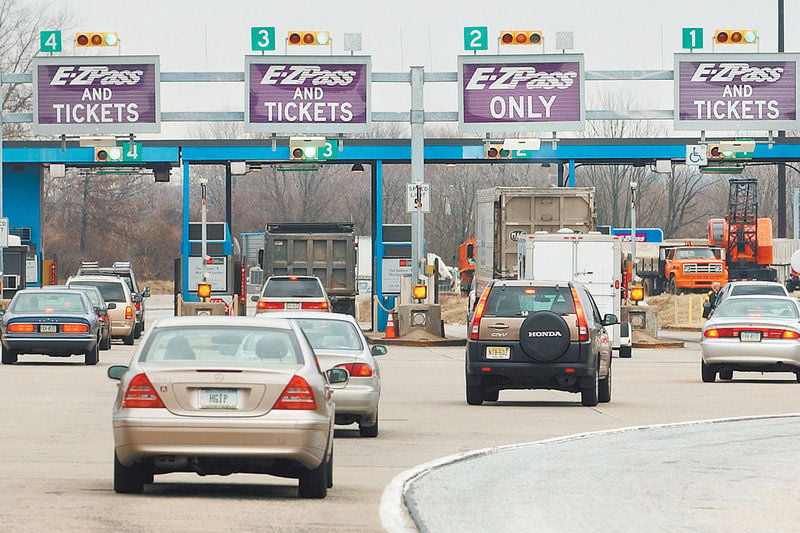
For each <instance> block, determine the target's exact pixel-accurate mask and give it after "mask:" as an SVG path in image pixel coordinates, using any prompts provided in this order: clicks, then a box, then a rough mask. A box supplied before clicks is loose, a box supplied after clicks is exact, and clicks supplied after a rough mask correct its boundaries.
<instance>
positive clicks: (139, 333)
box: [133, 322, 142, 339]
mask: <svg viewBox="0 0 800 533" xmlns="http://www.w3.org/2000/svg"><path fill="white" fill-rule="evenodd" d="M141 336H142V329H141V328H140V327H139V323H138V322H137V323H136V325H135V326H133V338H134V339H138V338H139V337H141Z"/></svg>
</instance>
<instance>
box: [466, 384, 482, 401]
mask: <svg viewBox="0 0 800 533" xmlns="http://www.w3.org/2000/svg"><path fill="white" fill-rule="evenodd" d="M482 403H483V387H475V386H472V385H467V405H481V404H482Z"/></svg>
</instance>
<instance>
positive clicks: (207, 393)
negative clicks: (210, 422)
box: [200, 389, 239, 409]
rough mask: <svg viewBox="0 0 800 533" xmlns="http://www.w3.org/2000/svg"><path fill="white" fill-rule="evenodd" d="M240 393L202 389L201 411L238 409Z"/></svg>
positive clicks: (230, 390) (234, 390) (227, 390)
mask: <svg viewBox="0 0 800 533" xmlns="http://www.w3.org/2000/svg"><path fill="white" fill-rule="evenodd" d="M238 406H239V391H238V390H236V389H200V409H236V408H237V407H238Z"/></svg>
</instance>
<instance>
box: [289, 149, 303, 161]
mask: <svg viewBox="0 0 800 533" xmlns="http://www.w3.org/2000/svg"><path fill="white" fill-rule="evenodd" d="M292 159H303V149H302V148H299V147H298V148H294V149H293V150H292Z"/></svg>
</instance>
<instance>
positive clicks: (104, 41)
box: [75, 31, 119, 46]
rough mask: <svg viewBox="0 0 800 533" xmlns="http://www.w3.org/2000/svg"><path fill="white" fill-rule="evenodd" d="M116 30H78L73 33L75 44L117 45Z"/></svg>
mask: <svg viewBox="0 0 800 533" xmlns="http://www.w3.org/2000/svg"><path fill="white" fill-rule="evenodd" d="M118 45H119V35H118V34H117V33H116V32H113V31H112V32H80V33H76V34H75V46H118Z"/></svg>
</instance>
